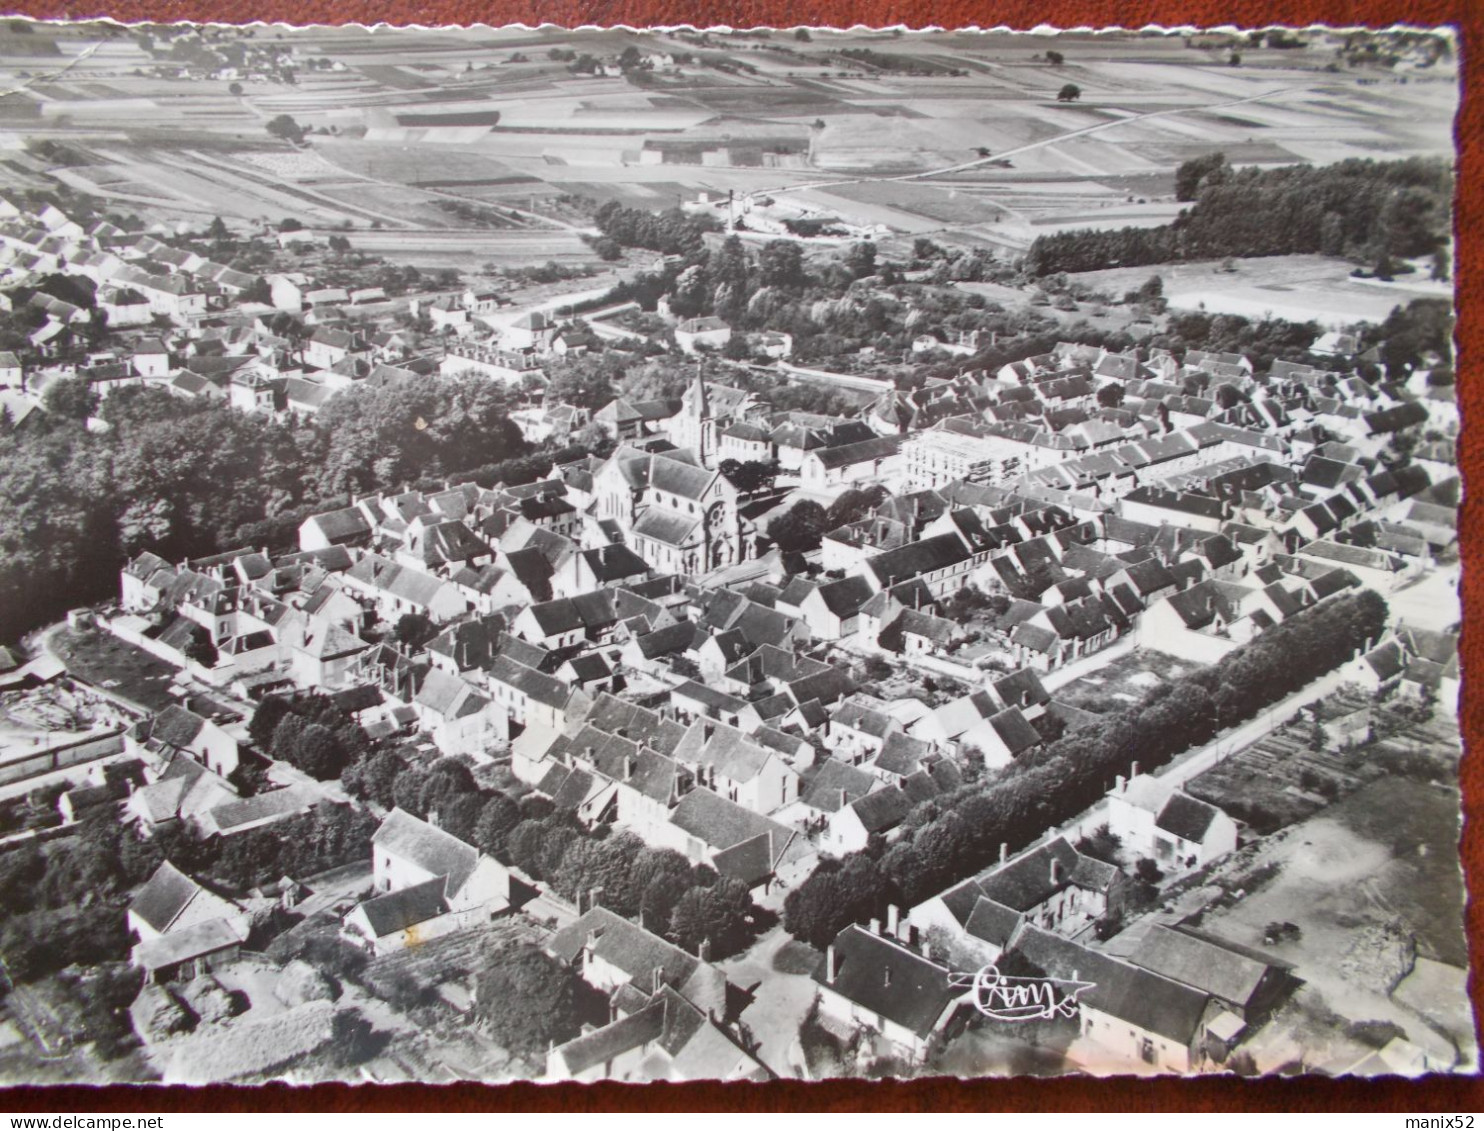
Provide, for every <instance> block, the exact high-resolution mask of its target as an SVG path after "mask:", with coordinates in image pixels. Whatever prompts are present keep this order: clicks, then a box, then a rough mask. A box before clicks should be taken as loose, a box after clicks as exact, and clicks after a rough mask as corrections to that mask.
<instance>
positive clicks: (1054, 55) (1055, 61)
mask: <svg viewBox="0 0 1484 1131" xmlns="http://www.w3.org/2000/svg"><path fill="white" fill-rule="evenodd" d="M1046 61H1047V62H1048V63H1050V64H1051V65H1052V66H1053V67H1059V66H1061V65H1062V64H1063V63H1065V62H1066V56H1065V55H1063V54H1062V53H1061V52H1060V51H1048V52H1046Z"/></svg>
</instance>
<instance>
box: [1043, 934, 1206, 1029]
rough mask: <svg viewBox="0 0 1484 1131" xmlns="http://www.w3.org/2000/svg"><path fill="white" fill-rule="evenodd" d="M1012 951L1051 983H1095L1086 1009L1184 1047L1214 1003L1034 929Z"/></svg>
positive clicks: (1183, 987)
mask: <svg viewBox="0 0 1484 1131" xmlns="http://www.w3.org/2000/svg"><path fill="white" fill-rule="evenodd" d="M1014 949H1015V950H1016V951H1017V952H1018V953H1020V954H1022V955H1024V956H1025V957H1026V958H1027V959H1029V960H1030V961H1031V962H1032V963H1034V964H1035V965H1036V966H1039V967H1040V968H1041V969H1042V970H1044V971H1045V972H1046V973H1047V975H1049V976H1051V977H1055V978H1074V977H1075V978H1076V979H1077V980H1078V981H1081V982H1087V983H1091V988H1089V989H1087V990H1086V991H1084V992H1083V993H1082V994H1081V996H1080V997H1079V999H1078V1000H1079V1001H1080V1002H1081V1003H1082V1004H1083V1005H1084V1006H1086V1007H1087V1008H1090V1009H1095V1010H1097V1011H1098V1012H1100V1013H1105V1014H1107V1015H1108V1016H1110V1017H1116V1018H1118V1019H1119V1020H1121V1021H1124V1022H1126V1023H1127V1024H1129V1025H1133V1026H1136V1027H1137V1028H1139V1029H1142V1030H1144V1031H1145V1032H1148V1033H1155V1034H1157V1035H1159V1036H1162V1037H1166V1038H1168V1039H1170V1040H1173V1041H1176V1042H1177V1043H1179V1044H1181V1045H1183V1046H1186V1047H1189V1046H1190V1044H1191V1043H1192V1042H1193V1041H1194V1040H1195V1038H1196V1036H1197V1034H1199V1032H1200V1028H1201V1022H1202V1021H1203V1020H1204V1017H1205V1013H1206V1005H1207V1003H1208V1002H1209V1001H1210V996H1209V995H1208V994H1205V993H1203V992H1201V991H1200V990H1197V989H1194V988H1192V987H1190V986H1186V985H1183V984H1182V983H1180V982H1176V981H1173V980H1172V979H1170V978H1165V977H1162V976H1160V975H1158V974H1155V973H1152V972H1151V971H1148V970H1143V969H1140V968H1139V967H1137V966H1134V965H1133V964H1132V963H1127V962H1120V961H1118V960H1117V959H1114V958H1110V957H1108V956H1107V955H1105V954H1101V953H1099V952H1097V951H1094V950H1089V949H1088V948H1086V947H1084V946H1081V945H1079V944H1078V943H1074V942H1072V941H1071V940H1070V939H1065V938H1062V937H1061V936H1060V935H1056V934H1053V933H1051V932H1050V931H1045V930H1042V929H1041V928H1040V927H1036V926H1034V925H1032V924H1027V925H1026V926H1025V927H1024V928H1023V929H1022V930H1021V932H1020V935H1019V936H1018V938H1017V939H1016V942H1015V948H1014Z"/></svg>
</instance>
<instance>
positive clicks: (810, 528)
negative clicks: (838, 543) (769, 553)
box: [768, 499, 827, 553]
mask: <svg viewBox="0 0 1484 1131" xmlns="http://www.w3.org/2000/svg"><path fill="white" fill-rule="evenodd" d="M826 529H827V527H826V525H825V509H824V507H822V506H820V505H819V504H818V503H816V502H815V501H814V500H813V499H805V500H803V501H802V502H799V503H795V504H794V505H793V506H791V507H790V508H789V509H788V510H787V511H785V512H784V513H783V514H781V515H779V516H778V517H777V518H775V519H774V520H773V521H772V522H770V523H769V524H768V537H769V538H771V539H773V541H774V542H775V543H776V544H777V546H778V548H779V549H780V550H783V551H785V552H794V551H797V552H799V553H803V552H806V551H808V550H814V549H818V547H819V539H820V536H821V535H822V534H824V532H825V530H826Z"/></svg>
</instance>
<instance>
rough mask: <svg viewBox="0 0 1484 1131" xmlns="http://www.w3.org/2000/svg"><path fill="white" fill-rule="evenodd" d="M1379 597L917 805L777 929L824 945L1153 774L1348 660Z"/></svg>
mask: <svg viewBox="0 0 1484 1131" xmlns="http://www.w3.org/2000/svg"><path fill="white" fill-rule="evenodd" d="M1386 615H1387V607H1386V602H1385V600H1384V599H1382V598H1381V597H1380V596H1379V595H1378V594H1377V593H1375V592H1373V591H1371V590H1363V591H1361V592H1358V593H1346V594H1341V595H1339V596H1336V597H1333V598H1331V599H1329V600H1326V601H1323V602H1321V603H1319V604H1318V605H1315V606H1312V607H1310V608H1309V609H1306V610H1304V611H1302V612H1300V613H1298V614H1296V615H1294V616H1293V617H1290V618H1289V619H1288V620H1286V621H1284V622H1283V623H1282V624H1279V625H1275V626H1274V627H1273V628H1271V629H1269V630H1268V631H1267V632H1265V633H1264V634H1263V635H1262V636H1261V637H1259V638H1258V639H1257V640H1254V641H1252V642H1251V643H1249V644H1246V645H1244V646H1242V647H1241V648H1238V649H1237V650H1235V651H1233V652H1232V653H1230V654H1229V655H1227V656H1226V657H1225V658H1223V659H1222V660H1220V661H1219V662H1218V663H1215V664H1212V665H1210V666H1209V667H1206V668H1202V669H1201V670H1199V671H1195V672H1192V673H1190V674H1189V675H1186V676H1183V677H1182V678H1180V679H1177V680H1173V681H1170V682H1167V683H1161V684H1159V685H1158V686H1156V687H1154V688H1151V689H1150V691H1149V692H1148V693H1147V694H1146V695H1145V697H1144V699H1143V700H1142V701H1141V702H1139V703H1138V704H1136V705H1134V706H1131V707H1128V708H1126V709H1124V710H1121V711H1117V712H1113V713H1110V714H1108V715H1105V716H1103V717H1102V718H1100V719H1099V720H1098V722H1097V723H1096V724H1095V725H1093V726H1085V727H1079V728H1077V729H1075V730H1073V731H1069V732H1068V733H1067V734H1065V735H1064V736H1063V737H1061V738H1060V739H1057V740H1056V741H1054V742H1051V743H1048V744H1046V745H1044V746H1040V747H1037V748H1035V749H1034V750H1032V751H1029V752H1027V753H1026V754H1025V755H1024V756H1023V757H1021V758H1020V759H1019V760H1017V761H1015V762H1013V763H1011V764H1010V765H1008V766H1006V767H1004V768H1003V769H1001V770H999V771H998V772H996V773H994V774H993V775H990V776H988V777H986V778H984V779H982V780H981V781H980V782H976V783H974V784H972V785H970V786H966V787H965V788H964V789H963V790H961V791H958V792H957V793H955V794H950V795H946V796H944V797H941V798H938V799H935V800H934V801H929V802H925V803H923V804H922V805H920V806H918V808H917V809H916V810H914V812H913V813H912V814H911V815H910V816H909V818H908V820H907V821H906V823H905V832H904V834H903V835H902V836H901V838H900V839H898V840H897V841H896V842H894V843H892V844H891V845H890V846H888V845H886V844H885V843H884V842H881V841H880V840H877V841H876V842H875V843H873V844H871V845H869V846H868V847H867V848H866V850H864V851H862V852H856V853H852V854H850V855H848V856H847V857H845V858H844V859H843V860H842V861H839V862H827V863H826V864H825V865H822V866H821V867H820V868H819V869H817V870H816V871H815V872H814V874H813V875H812V876H810V878H809V879H808V880H806V881H805V882H804V883H803V884H802V885H801V886H799V887H798V888H796V889H794V890H793V891H791V892H790V893H789V894H788V897H787V899H786V900H785V901H784V907H783V924H784V927H785V928H786V929H787V930H789V931H790V932H791V933H792V934H794V935H795V936H796V937H798V938H800V939H803V940H805V941H806V942H809V943H811V944H813V945H815V946H823V945H824V944H825V943H827V942H829V941H830V940H831V939H833V938H834V936H835V935H836V934H837V933H839V931H840V930H841V929H842V928H844V927H845V926H847V925H849V924H850V923H852V922H857V921H859V920H860V919H862V918H866V917H870V916H873V915H876V916H879V915H881V914H883V913H884V910H885V907H886V905H887V904H888V903H894V902H895V903H901V904H903V905H905V906H915V905H916V904H918V903H921V902H922V901H923V900H925V899H927V898H929V897H930V896H932V895H933V894H935V893H936V892H940V891H942V890H944V889H945V888H947V887H949V886H950V885H952V884H954V883H956V882H958V881H959V880H962V879H964V878H966V877H967V876H970V875H973V874H974V873H976V872H979V871H981V870H983V869H984V868H986V867H988V866H990V865H991V864H993V863H994V862H995V860H996V859H998V856H999V851H1000V845H1001V844H1005V845H1008V846H1009V848H1010V850H1011V851H1017V850H1019V849H1020V848H1023V847H1024V846H1025V845H1027V844H1030V843H1031V842H1032V841H1034V840H1035V839H1036V838H1037V837H1038V836H1040V835H1041V834H1042V833H1044V832H1045V831H1046V830H1047V829H1049V828H1053V827H1055V826H1056V825H1058V824H1059V823H1061V822H1062V821H1065V820H1066V819H1068V818H1069V817H1071V816H1072V815H1074V814H1076V813H1080V812H1082V811H1083V810H1084V809H1086V808H1088V807H1089V806H1091V805H1093V804H1095V803H1096V802H1097V801H1098V799H1099V798H1101V797H1102V796H1103V795H1104V793H1106V792H1107V790H1108V788H1109V787H1110V786H1111V785H1112V784H1113V779H1114V777H1115V775H1117V774H1126V773H1128V772H1129V768H1130V766H1131V765H1132V764H1133V763H1135V762H1137V763H1138V764H1139V768H1140V769H1141V770H1144V771H1148V770H1154V769H1158V768H1159V767H1160V766H1163V765H1165V764H1166V763H1168V762H1169V761H1170V760H1171V759H1173V758H1174V757H1175V756H1176V755H1177V754H1180V753H1181V752H1183V751H1185V750H1188V749H1191V748H1192V747H1195V746H1198V745H1201V744H1203V743H1206V742H1209V741H1211V740H1212V739H1213V738H1215V737H1216V735H1217V734H1219V733H1220V732H1221V731H1222V730H1224V729H1226V728H1227V727H1231V726H1235V725H1237V724H1238V723H1240V722H1242V721H1244V720H1246V719H1250V718H1252V717H1254V716H1255V715H1257V714H1258V713H1259V712H1261V711H1262V710H1263V709H1265V708H1266V707H1268V706H1270V705H1272V704H1273V703H1276V702H1278V701H1279V700H1281V699H1283V698H1284V697H1285V696H1287V695H1290V694H1292V693H1293V692H1294V691H1295V690H1297V689H1298V688H1300V687H1303V686H1304V685H1305V684H1307V683H1309V682H1310V681H1311V680H1314V679H1317V678H1319V676H1321V675H1324V674H1326V673H1327V672H1330V671H1333V670H1334V669H1335V668H1337V667H1339V666H1340V665H1341V664H1343V663H1345V662H1346V661H1347V660H1349V659H1350V658H1351V657H1352V656H1353V655H1354V654H1355V652H1356V650H1357V649H1359V648H1361V647H1362V646H1364V645H1365V644H1367V643H1368V642H1370V641H1374V640H1375V639H1376V638H1377V637H1378V636H1379V635H1380V633H1381V631H1382V629H1383V628H1384V627H1385V624H1386Z"/></svg>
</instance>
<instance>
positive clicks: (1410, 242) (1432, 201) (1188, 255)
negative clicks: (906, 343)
mask: <svg viewBox="0 0 1484 1131" xmlns="http://www.w3.org/2000/svg"><path fill="white" fill-rule="evenodd" d="M1214 156H1215V158H1216V159H1215V160H1213V159H1212V158H1201V159H1197V160H1196V161H1193V162H1187V163H1186V164H1185V165H1184V166H1182V167H1181V169H1180V170H1179V171H1178V172H1177V174H1176V186H1177V190H1176V191H1177V195H1178V196H1179V197H1180V198H1181V199H1184V200H1190V201H1192V204H1191V207H1190V208H1188V209H1186V210H1185V211H1184V212H1182V213H1181V214H1180V215H1179V216H1178V217H1176V219H1175V220H1174V221H1173V222H1172V223H1170V224H1167V225H1165V226H1163V227H1159V228H1118V229H1114V230H1110V231H1090V230H1080V231H1070V232H1058V233H1055V234H1053V235H1045V236H1039V237H1037V239H1036V241H1035V242H1034V243H1032V244H1031V246H1030V249H1029V250H1028V251H1027V252H1026V256H1025V270H1026V273H1027V274H1029V275H1031V276H1042V275H1050V274H1055V273H1056V272H1058V271H1068V272H1077V271H1099V270H1103V269H1105V268H1109V267H1141V266H1146V265H1153V264H1157V263H1175V262H1179V261H1182V260H1201V259H1222V258H1225V257H1227V256H1233V257H1241V256H1256V255H1296V254H1323V255H1335V256H1343V257H1346V258H1350V259H1354V260H1357V261H1359V262H1364V263H1375V264H1382V263H1384V262H1385V261H1387V260H1389V259H1391V258H1392V257H1396V258H1405V257H1414V256H1422V255H1432V254H1434V253H1435V252H1437V251H1439V250H1440V249H1442V248H1445V247H1446V245H1447V243H1448V240H1449V236H1450V225H1451V215H1452V212H1451V202H1452V197H1453V172H1452V170H1451V169H1450V168H1449V167H1448V165H1447V164H1446V163H1445V162H1443V161H1441V160H1435V159H1423V158H1409V159H1407V160H1404V161H1371V160H1359V159H1352V160H1349V161H1341V162H1339V163H1338V164H1335V165H1326V166H1324V167H1321V168H1315V167H1313V166H1310V165H1287V166H1283V167H1282V168H1276V169H1264V168H1255V167H1251V168H1246V169H1233V168H1232V167H1231V166H1230V165H1228V164H1227V163H1226V161H1225V159H1224V158H1221V157H1220V155H1219V154H1217V155H1214Z"/></svg>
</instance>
